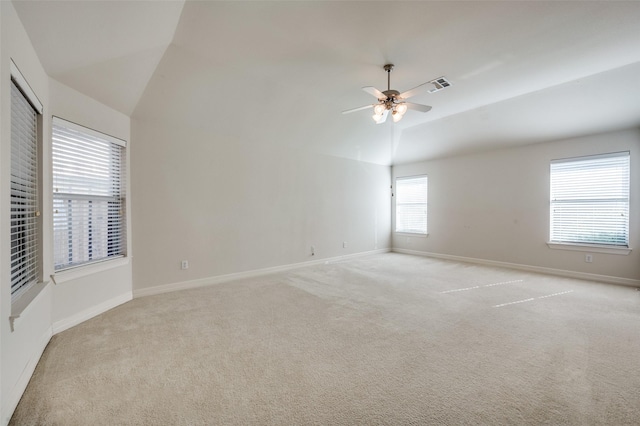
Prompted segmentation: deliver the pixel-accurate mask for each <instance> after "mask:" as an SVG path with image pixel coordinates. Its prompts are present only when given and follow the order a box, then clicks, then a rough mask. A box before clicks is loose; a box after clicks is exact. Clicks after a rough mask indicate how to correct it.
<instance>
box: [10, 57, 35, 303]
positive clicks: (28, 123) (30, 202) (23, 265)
mask: <svg viewBox="0 0 640 426" xmlns="http://www.w3.org/2000/svg"><path fill="white" fill-rule="evenodd" d="M34 105H35V107H34ZM41 111H42V105H41V104H40V102H39V101H38V100H37V98H35V95H34V94H33V92H32V91H31V89H30V88H29V86H28V84H27V83H26V80H25V79H24V77H22V75H21V74H20V73H19V71H18V70H17V68H16V67H15V64H13V62H12V63H11V230H10V237H11V301H12V302H13V301H15V300H16V299H18V298H19V297H20V296H21V295H22V294H24V293H25V292H26V291H27V290H28V289H29V288H30V287H31V286H32V285H33V284H35V283H37V282H38V280H39V279H40V238H39V232H40V219H39V217H40V211H39V207H38V203H39V193H38V190H39V188H38V187H39V183H38V180H39V179H38V178H39V174H38V170H39V167H38V114H39V112H41Z"/></svg>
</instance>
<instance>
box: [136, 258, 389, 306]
mask: <svg viewBox="0 0 640 426" xmlns="http://www.w3.org/2000/svg"><path fill="white" fill-rule="evenodd" d="M389 251H391V250H390V249H388V248H385V249H378V250H371V251H365V252H360V253H354V254H348V255H345V256H337V257H330V258H325V259H318V260H310V261H306V262H300V263H292V264H288V265H281V266H273V267H271V268H262V269H254V270H252V271H246V272H237V273H233V274H227V275H218V276H214V277H206V278H200V279H197V280H190V281H182V282H177V283H171V284H164V285H159V286H154V287H147V288H141V289H137V290H135V289H134V290H133V297H134V298H138V297H144V296H152V295H154V294H162V293H170V292H172V291H178V290H186V289H190V288H198V287H207V286H210V285H214V284H220V283H224V282H228V281H234V280H240V279H245V278H254V277H259V276H262V275H268V274H274V273H277V272H284V271H289V270H292V269H298V268H304V267H305V266H313V265H321V264H324V263H332V262H339V261H342V260H347V259H353V258H357V257H362V256H369V255H372V254H378V253H388V252H389Z"/></svg>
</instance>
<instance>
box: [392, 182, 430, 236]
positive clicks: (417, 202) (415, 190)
mask: <svg viewBox="0 0 640 426" xmlns="http://www.w3.org/2000/svg"><path fill="white" fill-rule="evenodd" d="M396 232H407V233H411V234H424V235H426V234H427V177H426V176H417V177H408V178H398V179H396Z"/></svg>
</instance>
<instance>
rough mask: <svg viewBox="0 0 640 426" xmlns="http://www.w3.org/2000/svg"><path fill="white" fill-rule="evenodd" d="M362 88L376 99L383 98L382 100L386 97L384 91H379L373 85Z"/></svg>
mask: <svg viewBox="0 0 640 426" xmlns="http://www.w3.org/2000/svg"><path fill="white" fill-rule="evenodd" d="M362 90H364V91H365V92H367V93H369V94H371V95H373V96H375V97H376V98H378V99H383V100H384V99H387V96H386V95H385V94H384V93H382V92H381V91H379V90H378V89H376V88H375V87H373V86H366V87H363V88H362Z"/></svg>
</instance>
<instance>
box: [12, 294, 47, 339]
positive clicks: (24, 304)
mask: <svg viewBox="0 0 640 426" xmlns="http://www.w3.org/2000/svg"><path fill="white" fill-rule="evenodd" d="M48 284H49V281H45V282H40V283H36V284H34V285H32V286H30V287H29V289H27V291H25V292H24V293H23V294H21V295H20V297H18V298H17V299H16V300H14V301H12V303H11V315H10V316H9V326H10V328H11V332H13V331H15V329H16V327H17V326H18V324H19V323H20V317H25V316H27V315H28V314H29V311H30V310H31V309H30V308H31V306H33V305H35V301H36V299H38V298H39V297H40V295H41V294H43V293H44V289H45V288H47V285H48Z"/></svg>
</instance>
